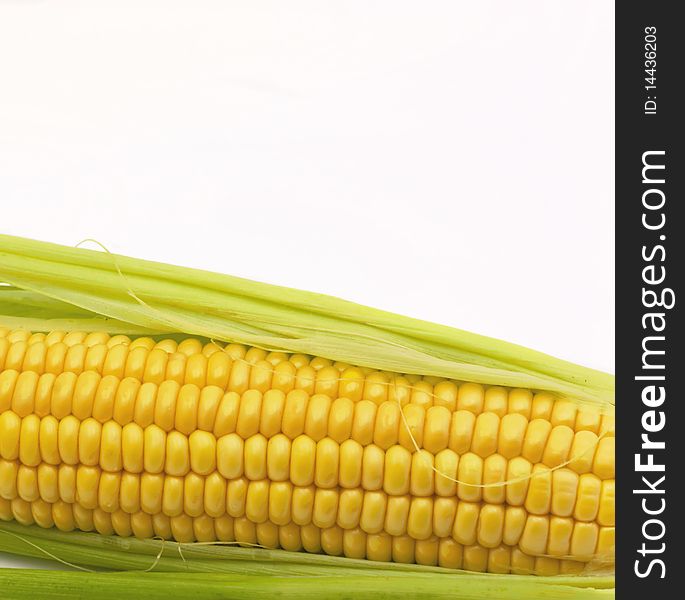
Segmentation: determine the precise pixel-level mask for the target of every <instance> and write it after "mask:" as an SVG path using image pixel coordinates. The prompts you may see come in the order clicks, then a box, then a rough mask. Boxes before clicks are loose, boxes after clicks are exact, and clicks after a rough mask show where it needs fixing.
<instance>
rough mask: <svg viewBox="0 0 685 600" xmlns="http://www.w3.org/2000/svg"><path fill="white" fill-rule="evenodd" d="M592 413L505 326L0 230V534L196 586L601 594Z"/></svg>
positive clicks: (602, 553)
mask: <svg viewBox="0 0 685 600" xmlns="http://www.w3.org/2000/svg"><path fill="white" fill-rule="evenodd" d="M32 331H33V332H36V333H31V332H32ZM86 331H87V332H89V333H83V332H86ZM216 340H219V341H216ZM265 349H268V350H265ZM613 413H614V400H613V378H612V377H611V376H609V375H606V374H603V373H599V372H597V371H593V370H591V369H586V368H583V367H579V366H577V365H572V364H570V363H567V362H565V361H562V360H559V359H555V358H553V357H550V356H547V355H544V354H541V353H538V352H535V351H532V350H529V349H526V348H522V347H520V346H515V345H512V344H508V343H506V342H502V341H499V340H493V339H491V338H484V337H482V336H478V335H475V334H471V333H468V332H464V331H459V330H455V329H452V328H449V327H444V326H440V325H436V324H433V323H427V322H423V321H417V320H414V319H410V318H407V317H402V316H400V315H393V314H390V313H385V312H382V311H378V310H375V309H371V308H367V307H363V306H359V305H355V304H352V303H349V302H345V301H341V300H338V299H335V298H331V297H327V296H321V295H318V294H312V293H308V292H302V291H297V290H290V289H287V288H277V287H274V286H268V285H265V284H260V283H256V282H250V281H247V280H244V279H238V278H234V277H230V276H225V275H217V274H212V273H206V272H201V271H194V270H190V269H183V268H180V267H172V266H169V265H161V264H157V263H150V262H146V261H140V260H137V259H131V258H127V257H123V256H114V255H110V254H109V253H107V252H105V253H101V252H92V251H87V250H82V249H73V248H65V247H60V246H56V245H53V244H44V243H40V242H34V241H31V240H25V239H22V238H13V237H10V236H3V235H0V550H3V551H9V552H12V553H16V554H20V555H26V556H45V555H46V554H47V555H48V556H50V557H54V558H57V559H58V560H62V561H67V563H68V564H73V565H76V566H78V565H82V566H92V567H96V568H101V567H104V568H108V569H119V570H127V569H135V570H139V571H140V570H148V571H149V570H164V571H184V572H185V571H187V572H189V573H192V572H193V571H195V572H198V573H202V574H203V577H202V578H199V579H193V580H192V581H193V582H194V583H193V584H192V585H193V586H194V592H193V593H194V594H196V595H197V596H198V597H210V596H212V597H213V595H215V593H216V590H217V589H218V586H224V585H228V586H229V587H230V586H238V587H232V588H231V589H236V590H237V589H238V588H239V589H241V590H242V592H241V593H243V594H249V595H253V594H256V596H254V597H262V596H259V594H262V595H263V596H264V597H269V595H270V594H271V592H272V591H273V590H274V589H278V591H279V593H282V594H283V595H284V596H291V597H300V595H301V594H303V593H305V594H307V593H308V594H313V593H318V592H319V591H323V592H324V593H325V594H327V595H331V597H333V596H334V595H335V596H336V597H347V596H348V595H349V592H350V591H351V590H357V589H358V590H366V593H372V590H374V592H373V593H374V595H378V594H379V593H381V595H382V594H383V593H384V594H386V595H387V596H392V597H400V596H403V595H404V596H406V595H407V594H409V595H410V596H411V595H412V594H413V593H414V591H415V590H416V589H422V590H424V592H425V593H426V594H428V595H430V596H435V597H444V596H445V594H449V595H450V597H454V598H464V599H465V598H469V599H472V598H474V597H481V596H486V597H489V598H491V599H492V600H513V599H518V598H521V597H527V598H530V599H531V600H532V599H534V598H545V599H547V600H551V599H552V598H569V599H570V598H579V599H580V598H582V599H583V600H587V599H589V598H605V597H610V596H612V595H613V589H612V588H613V577H612V575H611V573H612V571H613V544H614V542H613V537H614V527H615V524H614V503H613V496H614V472H613V464H614V446H613V443H614V425H613ZM78 530H81V532H79V531H78ZM82 532H94V533H82ZM102 534H104V535H102ZM160 539H161V540H171V541H166V542H165V541H159V540H160ZM173 540H175V542H174V541H173ZM253 546H261V547H263V548H275V550H268V551H265V550H262V549H253ZM359 559H361V560H359ZM366 559H371V560H366ZM69 561H73V562H71V563H69ZM443 567H447V570H446V569H445V568H443ZM476 571H478V572H489V573H485V574H482V575H481V574H479V573H475V572H476ZM219 573H221V575H219ZM212 574H214V575H212ZM24 575H25V574H24V573H16V574H14V573H6V574H4V573H0V579H1V580H2V582H3V585H5V582H8V583H9V585H11V586H14V589H16V590H19V589H22V590H24V593H23V594H22V596H21V597H34V596H35V593H36V591H37V590H38V587H39V585H40V584H39V583H38V579H37V578H33V577H31V576H29V577H25V576H24ZM86 575H87V574H68V575H66V576H65V577H64V578H63V579H64V581H65V585H66V586H68V589H70V590H71V591H72V592H73V593H75V594H77V593H81V592H83V591H84V590H85V589H86V588H88V587H89V586H91V585H98V586H99V585H105V586H107V584H106V583H104V582H103V581H101V580H100V578H99V577H97V576H96V575H95V574H93V576H92V577H91V576H90V575H88V576H86ZM150 575H152V574H150ZM377 575H380V578H379V579H376V576H377ZM502 578H505V579H504V580H503V579H502ZM210 580H211V581H210ZM158 581H159V580H156V579H155V578H154V577H150V578H145V576H144V575H143V574H139V575H137V576H136V577H135V586H136V590H137V591H138V592H139V593H140V594H141V595H142V594H143V593H145V594H146V595H148V596H150V597H152V596H154V593H158V592H159V593H164V594H165V595H166V594H167V593H173V592H174V591H176V590H177V588H176V586H177V585H181V586H183V585H185V586H190V585H191V578H190V576H188V577H183V576H182V577H179V578H176V579H172V578H170V579H169V580H168V581H167V580H164V582H165V583H164V588H163V589H160V588H159V587H157V586H158ZM96 582H97V583H96ZM283 586H285V587H283ZM417 586H418V587H417ZM65 589H67V588H65ZM108 589H109V591H110V592H111V593H112V594H113V593H115V592H114V588H113V587H112V586H111V585H110V586H108ZM153 592H154V593H153ZM203 594H204V595H203ZM158 596H159V594H158Z"/></svg>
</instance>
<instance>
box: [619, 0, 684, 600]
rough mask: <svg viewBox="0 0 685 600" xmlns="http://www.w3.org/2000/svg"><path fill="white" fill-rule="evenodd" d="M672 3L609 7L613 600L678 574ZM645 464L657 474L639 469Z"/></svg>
mask: <svg viewBox="0 0 685 600" xmlns="http://www.w3.org/2000/svg"><path fill="white" fill-rule="evenodd" d="M678 6H679V4H678V3H675V2H665V1H653V2H640V3H638V2H634V1H628V2H617V3H616V308H617V310H616V315H617V316H616V318H617V323H616V331H617V334H616V338H617V339H616V378H617V379H616V386H617V387H616V421H617V424H616V430H617V435H616V442H617V452H616V455H617V457H616V458H617V499H616V509H617V526H616V536H617V538H616V559H617V567H616V586H617V597H618V598H619V599H620V598H633V597H635V598H650V596H649V595H648V594H650V593H654V594H658V596H657V595H655V596H652V597H655V598H656V597H658V598H679V597H682V595H681V594H682V582H681V578H682V577H683V576H684V575H685V566H684V565H685V563H684V562H683V561H684V560H685V553H684V552H683V539H684V538H683V535H684V532H683V517H682V514H683V512H685V494H684V493H683V490H685V481H683V477H684V475H685V451H684V450H685V448H684V441H685V421H684V420H683V412H684V411H683V406H684V405H685V391H684V389H685V387H684V386H683V384H682V381H683V378H685V363H684V362H683V360H682V352H681V351H680V347H681V344H682V343H683V338H684V337H685V331H684V330H683V322H682V310H681V305H682V303H685V295H682V293H683V288H682V285H681V283H680V282H681V281H682V270H683V258H682V257H683V255H684V253H685V250H684V248H683V238H684V237H685V232H683V231H682V225H683V221H682V220H681V216H680V215H681V213H682V211H681V210H680V209H681V207H682V204H683V203H685V195H684V193H683V192H684V188H683V178H684V177H685V162H683V150H682V148H683V144H684V143H685V139H684V138H683V127H682V116H681V114H680V113H681V112H682V111H683V109H684V108H685V104H684V102H683V97H682V95H681V94H680V93H679V92H680V85H679V84H680V80H682V78H683V72H684V68H683V64H684V63H685V53H684V52H683V44H684V43H685V34H684V32H683V27H682V24H681V22H680V19H679V18H678V17H677V16H676V9H677V8H678ZM652 53H653V54H652ZM650 61H654V62H650ZM650 86H654V87H650ZM645 164H647V167H646V168H645ZM660 167H663V168H660ZM643 169H644V171H643ZM662 203H663V205H662ZM662 278H663V280H662ZM669 290H670V291H669ZM673 301H674V302H675V305H674V306H672V307H671V308H668V306H670V305H671V304H672V302H673ZM659 304H662V306H659ZM650 305H653V306H650ZM661 328H663V329H661ZM661 352H663V354H661ZM662 378H663V379H662ZM651 386H654V387H653V388H652V387H651ZM662 394H665V397H663V398H662ZM643 435H646V436H647V438H643V437H642V436H643ZM661 443H663V444H664V447H663V448H662V447H660V444H661ZM650 456H651V458H650ZM650 461H651V462H653V463H654V465H657V467H658V466H663V469H664V470H663V471H660V470H647V469H650V468H651V467H649V463H650ZM636 463H639V464H636ZM662 477H665V478H664V479H661V478H662ZM643 478H644V479H643Z"/></svg>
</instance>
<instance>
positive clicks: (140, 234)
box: [0, 0, 614, 565]
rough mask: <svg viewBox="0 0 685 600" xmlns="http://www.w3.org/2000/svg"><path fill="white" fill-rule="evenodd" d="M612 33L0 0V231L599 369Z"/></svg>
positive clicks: (487, 6) (553, 19) (537, 8)
mask: <svg viewBox="0 0 685 600" xmlns="http://www.w3.org/2000/svg"><path fill="white" fill-rule="evenodd" d="M613 48H614V34H613V2H609V1H605V0H603V1H597V0H583V1H576V2H572V3H571V2H561V1H550V0H536V1H522V0H519V1H518V2H508V1H506V0H500V1H495V2H493V1H490V2H487V1H483V2H478V3H475V2H454V1H446V2H416V1H414V2H400V1H397V0H394V1H385V2H381V1H375V2H373V1H372V2H369V1H364V2H321V1H311V2H303V1H290V2H276V1H273V2H265V1H257V2H255V1H251V2H247V1H245V2H225V1H224V2H222V1H216V2H212V1H200V2H198V1H195V2H190V1H187V2H168V1H167V2H161V1H159V2H152V1H146V2H139V1H138V2H100V1H89V2H85V1H84V2H66V1H65V2H36V1H21V2H20V1H18V0H15V1H7V0H0V209H1V210H0V232H3V233H11V234H15V235H24V236H29V237H33V238H37V239H42V240H49V241H55V242H60V243H64V244H76V243H78V242H79V241H81V240H82V239H83V238H87V237H94V238H96V239H98V240H99V241H100V242H102V243H103V244H105V245H106V246H107V247H108V248H109V249H110V250H112V251H116V252H119V253H123V254H130V255H134V256H139V257H145V258H150V259H156V260H162V261H165V262H172V263H177V264H182V265H188V266H195V267H202V268H207V269H212V270H217V271H222V272H227V273H232V274H235V275H241V276H245V277H249V278H252V279H258V280H262V281H268V282H271V283H278V284H284V285H289V286H293V287H301V288H307V289H311V290H315V291H321V292H326V293H330V294H334V295H337V296H342V297H345V298H347V299H350V300H356V301H358V302H362V303H364V304H369V305H373V306H377V307H380V308H385V309H389V310H392V311H396V312H401V313H405V314H408V315H411V316H416V317H420V318H425V319H429V320H433V321H439V322H442V323H446V324H450V325H455V326H458V327H461V328H464V329H469V330H472V331H477V332H479V333H484V334H488V335H493V336H496V337H499V338H504V339H507V340H510V341H514V342H518V343H521V344H524V345H526V346H531V347H534V348H536V349H539V350H543V351H546V352H549V353H551V354H554V355H556V356H560V357H562V358H566V359H569V360H572V361H574V362H579V363H582V364H585V365H588V366H592V367H595V368H599V369H603V370H607V371H612V370H613V360H614V353H613V339H614V290H613V279H614V270H613V261H614V255H613V246H614V233H613V230H614V212H613V203H614V189H613V177H614V162H613V128H614V123H613V119H614V115H613V110H614V108H613V105H614V97H613V90H614V66H613V61H614V56H613ZM2 564H9V563H8V561H5V560H4V559H2V558H0V565H2ZM12 564H16V563H12Z"/></svg>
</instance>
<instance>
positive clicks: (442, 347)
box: [0, 235, 614, 405]
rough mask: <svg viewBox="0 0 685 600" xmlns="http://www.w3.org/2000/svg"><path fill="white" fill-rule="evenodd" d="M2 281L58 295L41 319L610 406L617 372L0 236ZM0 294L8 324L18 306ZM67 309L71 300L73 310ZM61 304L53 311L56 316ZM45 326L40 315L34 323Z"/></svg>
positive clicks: (241, 284) (232, 282)
mask: <svg viewBox="0 0 685 600" xmlns="http://www.w3.org/2000/svg"><path fill="white" fill-rule="evenodd" d="M0 281H2V282H5V283H8V284H11V285H12V286H14V287H15V288H19V289H22V290H26V291H29V292H33V294H34V295H33V296H31V298H35V297H36V296H44V297H46V298H49V299H52V300H53V301H54V300H56V301H59V302H60V303H61V304H60V303H58V304H52V305H49V304H48V303H46V304H44V305H42V313H41V314H37V315H35V316H36V317H40V318H41V319H43V320H44V326H45V327H48V326H50V325H54V324H55V323H56V322H57V321H60V320H61V322H64V318H65V313H66V312H67V311H68V308H67V307H68V306H73V307H76V308H78V309H79V312H78V314H74V315H71V316H72V318H83V319H84V321H83V323H84V325H85V324H86V320H85V319H86V315H85V314H84V313H90V315H91V316H92V317H93V318H95V317H99V318H100V319H104V318H106V319H111V320H113V322H112V328H113V329H112V331H115V329H114V328H115V327H119V329H117V330H116V331H120V330H121V327H120V324H122V323H128V324H130V326H133V327H136V328H141V329H144V330H147V331H148V332H155V333H177V332H183V333H187V334H191V335H199V336H203V337H206V338H211V339H217V340H222V341H234V342H239V343H246V344H251V345H255V346H259V347H262V348H267V349H270V350H271V349H272V350H276V349H278V350H285V351H291V352H304V353H307V354H315V355H319V356H323V357H326V358H330V359H333V360H340V361H344V362H348V363H352V364H358V365H361V366H368V367H373V368H377V369H382V370H388V371H398V372H403V373H418V374H422V375H435V376H441V377H450V378H454V379H458V380H462V381H474V382H478V383H487V384H497V385H507V386H513V387H528V388H532V389H536V390H547V391H550V392H553V393H556V394H561V395H564V396H567V397H570V398H574V399H577V400H579V401H585V402H593V403H596V404H599V405H606V404H613V402H614V379H613V376H611V375H609V374H607V373H602V372H599V371H596V370H593V369H588V368H585V367H581V366H578V365H574V364H572V363H569V362H567V361H563V360H561V359H558V358H554V357H551V356H548V355H546V354H543V353H540V352H537V351H534V350H530V349H528V348H524V347H522V346H518V345H515V344H510V343H508V342H503V341H500V340H495V339H493V338H489V337H485V336H480V335H477V334H473V333H469V332H466V331H462V330H459V329H454V328H451V327H446V326H443V325H437V324H434V323H429V322H426V321H421V320H418V319H412V318H409V317H404V316H401V315H396V314H392V313H388V312H385V311H381V310H378V309H374V308H369V307H365V306H361V305H359V304H355V303H352V302H348V301H345V300H340V299H338V298H333V297H330V296H325V295H322V294H315V293H312V292H305V291H301V290H294V289H290V288H285V287H279V286H273V285H269V284H264V283H258V282H254V281H250V280H247V279H241V278H238V277H232V276H229V275H220V274H217V273H210V272H207V271H200V270H196V269H188V268H184V267H176V266H172V265H166V264H163V263H155V262H150V261H144V260H140V259H135V258H128V257H125V256H120V255H114V254H111V253H109V252H101V251H93V250H86V249H82V248H69V247H65V246H59V245H56V244H49V243H45V242H37V241H33V240H28V239H25V238H18V237H12V236H6V235H0ZM10 300H11V299H8V300H3V295H0V322H3V323H8V324H16V323H17V322H18V321H17V318H19V317H24V318H25V315H17V314H16V306H14V304H13V303H12V302H11V301H10ZM65 305H66V306H65ZM53 309H54V312H53ZM33 323H34V324H38V321H33Z"/></svg>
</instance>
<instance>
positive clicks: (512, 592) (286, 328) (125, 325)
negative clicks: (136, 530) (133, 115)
mask: <svg viewBox="0 0 685 600" xmlns="http://www.w3.org/2000/svg"><path fill="white" fill-rule="evenodd" d="M0 283H5V284H8V285H7V286H4V287H3V286H0V326H9V327H24V328H26V329H30V330H33V331H50V330H55V329H63V330H69V329H71V330H74V329H76V330H83V331H107V332H109V333H112V334H115V333H126V334H130V335H152V336H155V335H164V336H168V335H172V336H175V335H179V334H191V335H196V336H201V337H205V338H208V339H215V340H221V341H231V342H239V343H245V344H251V345H255V346H259V347H262V348H266V349H270V350H276V349H277V350H285V351H291V352H303V353H306V354H312V355H318V356H323V357H326V358H330V359H333V360H339V361H343V362H347V363H351V364H357V365H361V366H367V367H373V368H377V369H381V370H387V371H395V372H401V373H418V374H422V375H435V376H441V377H449V378H453V379H457V380H462V381H474V382H478V383H487V384H497V385H506V386H513V387H526V388H532V389H535V390H546V391H549V392H552V393H555V394H558V395H562V396H565V397H568V398H572V399H574V400H576V401H578V402H583V403H592V404H595V405H598V407H599V408H600V410H603V409H605V408H607V407H609V406H610V405H613V404H614V378H613V376H611V375H608V374H606V373H602V372H599V371H595V370H592V369H588V368H585V367H581V366H578V365H574V364H572V363H569V362H566V361H563V360H560V359H557V358H554V357H551V356H548V355H545V354H542V353H540V352H536V351H534V350H530V349H527V348H523V347H521V346H517V345H515V344H510V343H508V342H503V341H500V340H495V339H493V338H488V337H484V336H480V335H476V334H473V333H469V332H466V331H462V330H458V329H453V328H450V327H446V326H442V325H437V324H434V323H429V322H426V321H420V320H417V319H412V318H409V317H403V316H400V315H395V314H392V313H388V312H384V311H381V310H377V309H373V308H368V307H365V306H361V305H358V304H354V303H352V302H347V301H345V300H340V299H337V298H332V297H330V296H325V295H321V294H315V293H311V292H305V291H300V290H294V289H289V288H284V287H278V286H272V285H268V284H264V283H257V282H254V281H250V280H246V279H240V278H237V277H231V276H228V275H220V274H216V273H210V272H206V271H199V270H194V269H187V268H183V267H176V266H172V265H166V264H162V263H155V262H149V261H144V260H139V259H134V258H128V257H124V256H119V255H113V254H110V253H108V252H102V251H93V250H85V249H81V248H70V247H65V246H59V245H55V244H50V243H44V242H37V241H33V240H28V239H24V238H18V237H12V236H6V235H0ZM161 544H162V542H159V541H154V540H148V541H139V540H131V539H121V538H117V537H104V536H99V535H95V534H84V533H77V532H72V533H69V534H64V533H61V532H59V531H56V530H54V529H52V530H42V529H40V528H36V527H23V526H21V525H17V524H16V523H0V551H6V552H12V553H15V554H21V555H25V556H52V557H56V558H58V559H60V560H62V561H67V562H69V563H74V564H79V565H88V566H91V567H95V568H103V567H106V568H109V569H116V570H123V571H126V572H125V573H83V572H81V573H73V572H71V573H70V572H47V573H49V575H46V574H45V573H46V572H35V571H31V572H26V571H22V570H4V571H3V570H0V590H2V592H3V595H2V597H3V598H39V597H50V598H61V597H64V598H67V597H69V598H71V597H86V596H88V597H102V598H110V597H111V598H119V597H120V596H121V595H123V594H126V595H130V596H131V597H137V596H148V597H150V598H158V597H159V598H161V597H169V596H172V597H186V596H191V595H192V596H194V597H197V598H224V597H246V596H250V597H254V598H266V597H272V596H275V595H282V596H283V597H293V598H306V597H310V596H311V597H317V598H348V597H355V598H360V597H367V596H371V595H373V596H374V597H378V598H385V597H393V598H397V597H416V596H417V592H419V591H420V592H421V597H425V598H433V597H434V598H442V597H444V598H460V599H474V600H475V599H476V598H478V599H481V598H488V599H490V600H497V599H502V600H519V599H520V600H523V599H530V600H535V599H549V600H551V599H557V598H558V599H563V598H568V599H576V598H578V599H581V598H587V599H593V598H605V597H613V577H612V576H598V575H594V576H582V577H579V576H569V577H525V576H517V575H487V574H486V575H480V574H474V573H465V572H461V571H448V570H446V569H438V568H430V567H421V566H415V565H412V566H407V565H398V564H385V563H373V562H370V561H354V560H351V559H344V558H332V557H326V556H319V555H309V554H304V553H287V552H282V551H267V550H262V549H255V550H247V549H243V548H236V547H227V546H217V545H210V546H207V545H197V544H194V545H188V544H184V545H182V546H181V553H179V552H178V545H176V544H171V543H169V542H166V543H164V548H163V554H162V556H161V557H160V558H159V560H158V561H157V560H156V556H157V555H158V553H159V552H160V548H161ZM45 552H47V553H48V554H47V555H46V554H45ZM153 567H154V568H153ZM147 569H152V571H154V572H144V571H145V570H147ZM158 571H169V572H170V573H169V574H165V575H160V574H159V573H157V572H158ZM47 582H49V586H50V587H49V589H45V587H44V586H45V585H46V584H47ZM93 590H97V594H93V595H92V596H91V595H90V593H88V592H91V593H92V592H93ZM41 594H44V595H43V596H41Z"/></svg>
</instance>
